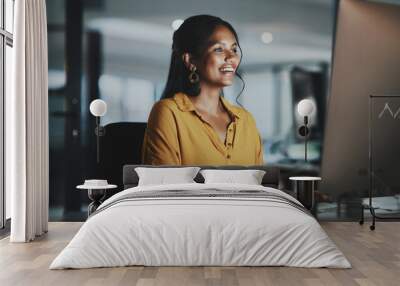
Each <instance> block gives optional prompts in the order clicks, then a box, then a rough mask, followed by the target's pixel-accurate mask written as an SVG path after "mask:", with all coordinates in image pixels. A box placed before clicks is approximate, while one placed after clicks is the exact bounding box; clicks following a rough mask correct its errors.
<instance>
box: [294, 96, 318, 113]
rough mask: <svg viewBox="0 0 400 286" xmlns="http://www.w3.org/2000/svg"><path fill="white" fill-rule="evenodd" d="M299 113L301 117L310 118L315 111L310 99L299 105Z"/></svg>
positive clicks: (302, 101)
mask: <svg viewBox="0 0 400 286" xmlns="http://www.w3.org/2000/svg"><path fill="white" fill-rule="evenodd" d="M297 111H298V112H299V114H300V115H301V116H309V115H310V114H311V113H312V112H313V111H314V103H313V101H312V100H310V99H303V100H301V101H300V102H299V104H298V105H297Z"/></svg>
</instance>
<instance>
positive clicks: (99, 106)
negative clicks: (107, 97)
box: [89, 99, 107, 163]
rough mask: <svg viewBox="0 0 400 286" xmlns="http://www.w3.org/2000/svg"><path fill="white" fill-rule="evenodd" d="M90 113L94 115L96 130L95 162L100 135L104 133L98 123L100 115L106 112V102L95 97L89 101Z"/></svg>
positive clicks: (98, 159)
mask: <svg viewBox="0 0 400 286" xmlns="http://www.w3.org/2000/svg"><path fill="white" fill-rule="evenodd" d="M89 110H90V113H91V114H92V115H93V116H95V117H96V130H95V134H96V137H97V163H99V162H100V136H103V135H104V134H105V129H104V127H103V126H101V125H100V117H101V116H104V115H105V114H106V113H107V103H106V102H105V101H104V100H101V99H95V100H93V101H92V102H91V103H90V106H89Z"/></svg>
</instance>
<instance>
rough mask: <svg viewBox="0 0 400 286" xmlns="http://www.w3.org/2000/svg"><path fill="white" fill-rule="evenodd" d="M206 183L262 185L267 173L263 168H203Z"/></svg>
mask: <svg viewBox="0 0 400 286" xmlns="http://www.w3.org/2000/svg"><path fill="white" fill-rule="evenodd" d="M200 174H201V175H202V176H203V177H204V183H205V184H210V183H234V184H246V185H261V182H262V179H263V177H264V175H265V171H263V170H212V169H207V170H201V171H200Z"/></svg>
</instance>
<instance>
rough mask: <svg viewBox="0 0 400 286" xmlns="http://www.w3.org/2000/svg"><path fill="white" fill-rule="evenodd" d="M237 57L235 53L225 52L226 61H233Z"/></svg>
mask: <svg viewBox="0 0 400 286" xmlns="http://www.w3.org/2000/svg"><path fill="white" fill-rule="evenodd" d="M236 56H237V54H236V53H235V52H233V51H226V52H225V61H227V60H232V59H234V58H235V57H236Z"/></svg>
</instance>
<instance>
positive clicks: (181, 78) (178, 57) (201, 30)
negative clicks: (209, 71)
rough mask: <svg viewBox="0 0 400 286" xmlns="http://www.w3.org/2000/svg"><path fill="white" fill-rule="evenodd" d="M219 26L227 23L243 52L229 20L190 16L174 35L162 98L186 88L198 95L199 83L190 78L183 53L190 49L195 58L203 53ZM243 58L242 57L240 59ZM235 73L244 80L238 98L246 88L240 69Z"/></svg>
mask: <svg viewBox="0 0 400 286" xmlns="http://www.w3.org/2000/svg"><path fill="white" fill-rule="evenodd" d="M218 26H224V27H226V28H228V29H229V30H230V31H231V32H232V34H233V35H234V36H235V39H236V42H237V44H238V47H239V50H240V52H242V49H241V48H240V45H239V38H238V35H237V33H236V31H235V29H233V27H232V25H231V24H229V23H228V22H226V21H224V20H222V19H221V18H218V17H215V16H210V15H197V16H192V17H189V18H187V19H186V20H185V21H184V22H183V23H182V24H181V26H180V27H179V29H177V30H176V31H175V32H174V35H173V43H172V54H171V65H170V67H169V72H168V79H167V84H166V85H165V89H164V91H163V94H162V97H161V98H170V97H173V96H174V94H175V93H178V92H184V93H186V94H188V95H191V96H197V95H199V94H200V85H199V83H195V84H193V83H191V82H190V81H189V74H190V70H189V69H188V68H187V67H186V65H185V63H184V62H183V59H182V55H183V54H184V53H189V54H191V55H192V56H193V57H195V58H199V57H201V56H202V55H203V53H204V50H205V49H206V48H207V46H206V45H207V43H208V40H209V38H210V37H211V35H212V34H213V33H214V31H215V29H216V28H217V27H218ZM241 59H242V57H240V60H241ZM239 65H240V62H239ZM239 65H238V68H239ZM237 70H238V69H236V71H237ZM235 74H236V76H237V77H239V79H240V80H241V81H242V83H243V86H242V90H241V91H240V93H239V95H238V96H237V97H236V101H238V100H237V99H238V98H239V96H240V94H241V93H242V92H243V90H244V87H245V83H244V80H243V78H242V77H241V76H240V74H238V73H237V72H235Z"/></svg>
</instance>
